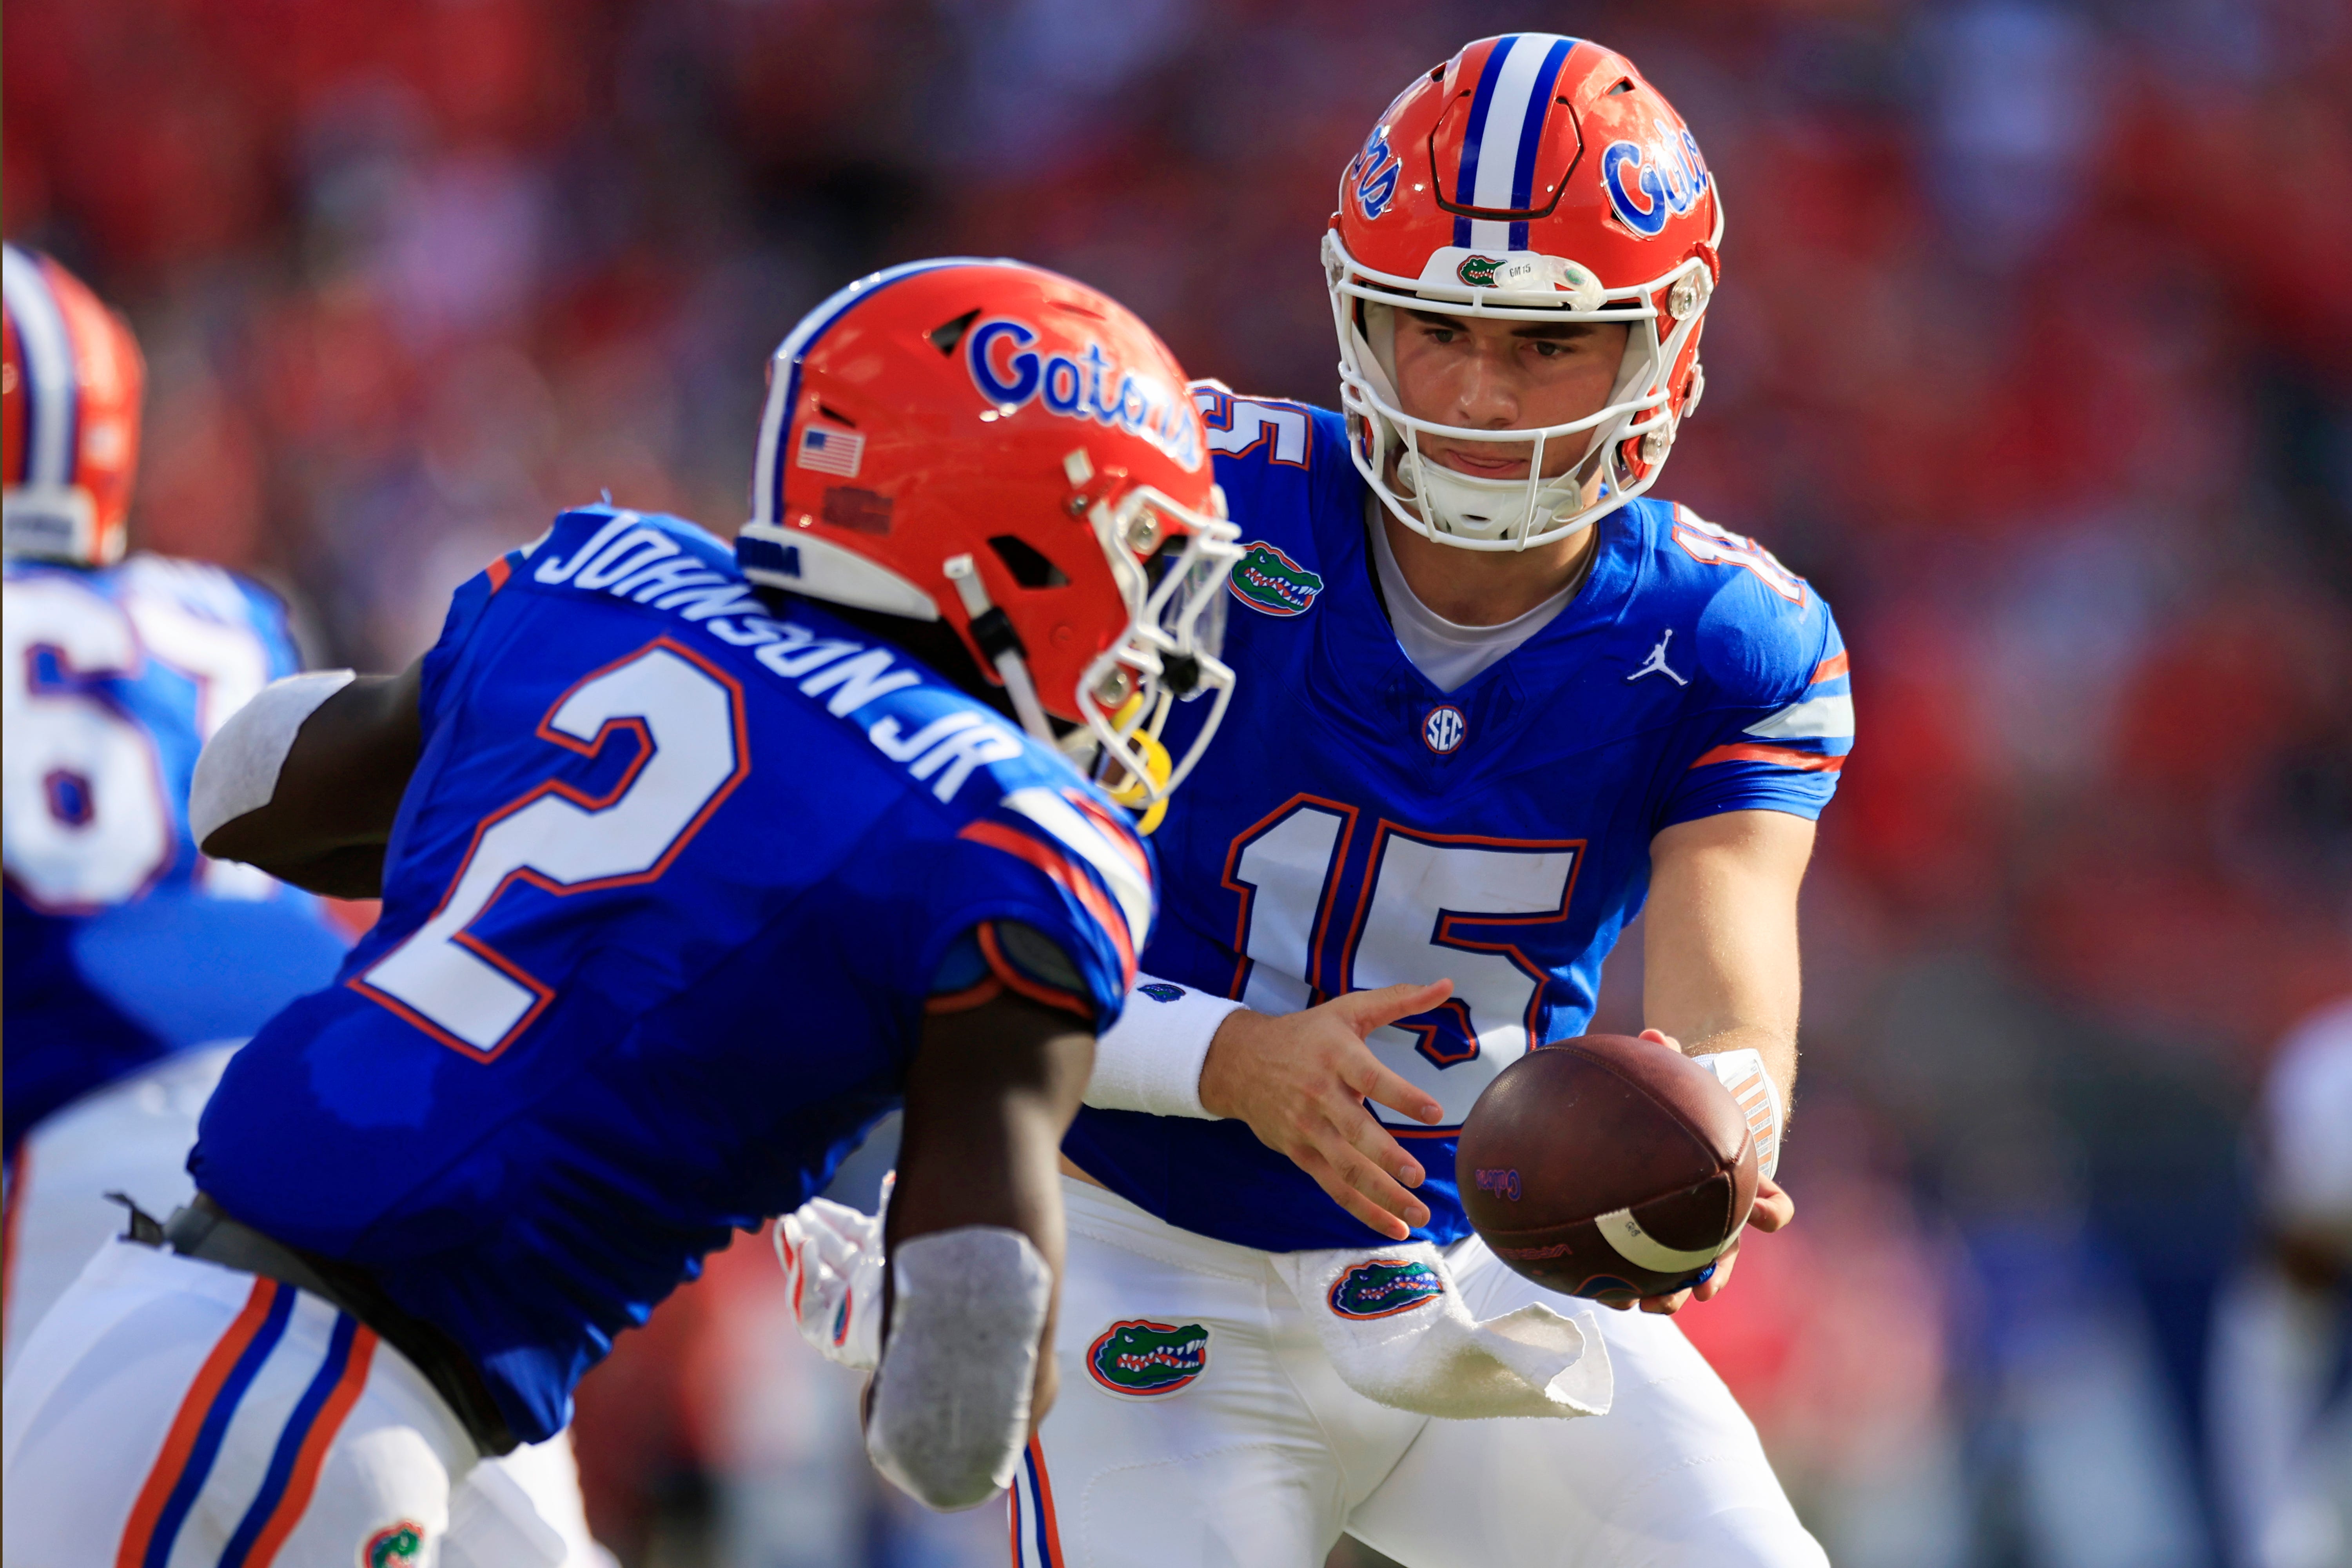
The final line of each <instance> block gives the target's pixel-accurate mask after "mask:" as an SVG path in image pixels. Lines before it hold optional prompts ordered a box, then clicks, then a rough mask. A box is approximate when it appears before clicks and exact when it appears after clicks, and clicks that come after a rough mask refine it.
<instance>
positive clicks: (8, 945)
mask: <svg viewBox="0 0 2352 1568" xmlns="http://www.w3.org/2000/svg"><path fill="white" fill-rule="evenodd" d="M5 596H6V601H7V613H6V615H5V626H6V632H5V642H6V645H7V646H6V647H5V651H0V681H5V701H6V711H7V723H6V744H5V748H0V749H5V759H6V785H7V787H6V811H7V816H6V831H5V839H6V844H7V872H8V875H7V936H6V942H5V950H6V952H7V975H6V994H7V1034H8V1066H7V1075H6V1077H7V1082H6V1086H5V1087H6V1093H5V1099H6V1102H7V1150H8V1153H9V1157H10V1158H11V1159H13V1158H14V1157H15V1155H16V1146H17V1143H18V1142H19V1141H20V1140H21V1139H22V1138H23V1137H24V1135H25V1133H26V1131H28V1130H29V1129H30V1128H31V1127H32V1126H33V1124H34V1123H36V1122H37V1121H40V1119H41V1118H43V1117H45V1116H47V1114H48V1113H49V1112H51V1111H53V1110H58V1108H59V1107H61V1106H63V1105H65V1104H66V1103H68V1101H70V1100H75V1099H78V1098H79V1097H80V1096H82V1095H84V1094H87V1093H89V1092H90V1091H92V1090H94V1089H100V1088H103V1087H104V1086H106V1085H107V1084H110V1083H112V1082H114V1081H116V1080H117V1079H121V1078H122V1077H123V1076H124V1075H126V1074H128V1073H131V1072H133V1071H135V1070H137V1069H138V1068H143V1067H145V1066H147V1065H148V1064H149V1063H151V1062H152V1061H155V1060H156V1059H158V1058H162V1057H164V1056H168V1055H170V1054H171V1053H172V1052H173V1051H177V1050H183V1049H185V1048H187V1047H193V1046H200V1045H207V1044H211V1043H214V1042H216V1041H227V1040H241V1039H243V1038H244V1037H246V1036H247V1035H250V1034H251V1033H253V1031H254V1030H255V1029H256V1028H257V1027H259V1026H260V1025H261V1024H262V1022H263V1021H264V1020H265V1019H267V1018H268V1016H270V1014H272V1013H274V1012H276V1011H277V1010H278V1008H279V1007H282V1006H284V1005H286V1004H287V1003H289V1002H290V1001H292V1000H293V999H294V998H295V997H297V996H299V995H300V994H303V993H304V992H306V991H309V990H310V989H311V988H312V987H313V986H316V985H319V984H323V983H324V982H325V981H326V979H327V978H328V977H329V976H330V975H331V974H333V973H334V972H335V965H336V964H337V963H340V962H341V959H342V956H343V949H344V946H345V945H346V943H345V939H344V938H343V937H342V936H341V934H340V933H338V932H337V931H335V929H334V928H333V927H332V926H331V925H330V924H329V923H328V922H327V920H326V918H325V916H324V914H323V912H322V911H321V910H320V906H319V902H318V900H315V899H313V898H311V897H310V895H309V894H308V893H302V892H298V891H296V890H295V889H292V888H289V887H286V886H284V885H282V884H281V883H278V882H277V881H275V880H273V879H270V878H268V877H267V876H264V875H263V874H262V873H260V872H259V871H257V870H255V869H254V868H252V867H250V866H238V865H234V864H232V863H230V862H228V861H225V860H208V859H206V858H204V857H203V856H201V855H199V854H197V853H196V847H195V844H194V840H192V839H191V838H190V837H188V820H187V819H188V780H189V777H190V775H191V774H192V773H194V769H195V765H196V752H197V751H198V750H199V748H201V747H202V746H203V745H204V742H205V737H206V736H208V735H210V734H211V733H212V732H213V731H215V730H216V729H218V728H219V727H220V725H221V723H222V722H223V721H225V720H226V719H227V718H228V716H229V715H230V714H231V713H234V712H236V710H237V709H238V708H240V707H242V706H243V705H244V704H245V702H246V701H247V700H248V699H249V698H251V697H252V696H253V694H254V693H255V692H257V691H259V690H260V689H262V687H264V686H265V685H267V684H268V682H269V681H271V680H272V679H276V678H277V677H278V676H281V675H290V674H292V673H293V672H294V670H295V669H296V668H299V659H298V658H296V656H295V652H294V644H293V640H292V639H291V638H290V637H288V635H287V631H286V612H285V610H284V608H283V607H282V606H281V605H279V604H278V601H277V599H276V598H275V597H274V596H272V595H269V594H268V593H267V592H265V591H264V590H262V589H260V588H257V587H256V586H254V585H253V584H250V583H247V582H246V581H245V580H244V579H243V578H240V577H237V576H235V575H233V574H230V573H227V572H224V571H222V570H221V569H220V568H218V567H216V566H205V565H200V564H198V563H195V562H192V561H172V560H166V559H164V558H163V557H161V556H155V555H134V556H132V557H131V558H130V559H129V560H127V561H124V562H122V563H120V564H119V565H114V566H106V567H100V568H96V569H89V568H84V567H79V566H68V565H61V564H49V563H42V562H35V561H22V560H12V561H10V562H9V563H8V565H7V584H6V590H5Z"/></svg>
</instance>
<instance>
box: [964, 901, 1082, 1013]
mask: <svg viewBox="0 0 2352 1568" xmlns="http://www.w3.org/2000/svg"><path fill="white" fill-rule="evenodd" d="M977 930H978V931H979V935H980V955H981V957H982V958H984V959H986V960H988V967H989V969H990V971H991V972H992V973H994V974H995V976H996V978H997V979H998V980H999V981H1000V982H1002V983H1003V985H1004V987H1005V989H1007V990H1009V991H1011V992H1013V994H1015V995H1018V996H1026V997H1028V998H1029V1000H1031V1001H1032V1002H1035V1003H1038V1004H1040V1005H1044V1006H1047V1007H1054V1008H1058V1009H1059V1010H1060V1011H1062V1012H1065V1013H1076V1015H1077V1016H1079V1017H1081V1018H1084V1019H1086V1020H1087V1022H1088V1023H1090V1024H1091V1023H1092V1022H1093V1021H1094V1016H1095V1010H1094V1009H1093V1008H1092V1007H1089V1006H1087V1003H1086V998H1084V997H1082V996H1079V995H1076V994H1074V993H1072V992H1068V991H1064V990H1062V989H1061V988H1060V987H1058V986H1054V985H1047V984H1044V983H1042V982H1040V981H1035V980H1032V979H1030V978H1029V977H1028V976H1027V975H1025V974H1024V973H1021V971H1020V970H1019V969H1018V968H1017V967H1015V966H1014V964H1013V961H1012V960H1011V959H1009V958H1007V957H1005V956H1004V949H1003V947H1001V946H999V945H998V943H997V941H996V927H995V925H994V924H993V923H991V924H987V925H982V926H980V927H978V928H977Z"/></svg>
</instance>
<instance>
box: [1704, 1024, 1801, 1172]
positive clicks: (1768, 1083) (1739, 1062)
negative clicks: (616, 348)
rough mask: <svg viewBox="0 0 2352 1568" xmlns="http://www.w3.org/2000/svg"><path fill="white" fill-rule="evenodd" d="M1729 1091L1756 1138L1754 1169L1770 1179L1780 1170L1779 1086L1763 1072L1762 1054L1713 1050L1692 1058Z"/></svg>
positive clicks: (1752, 1048) (1767, 1073) (1753, 1050)
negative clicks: (1746, 1118)
mask: <svg viewBox="0 0 2352 1568" xmlns="http://www.w3.org/2000/svg"><path fill="white" fill-rule="evenodd" d="M1695 1059H1696V1061H1697V1062H1698V1064H1699V1065H1700V1066H1701V1067H1703V1068H1706V1070H1707V1071H1709V1072H1711V1073H1713V1074H1715V1076H1716V1080H1717V1082H1719V1083H1721V1084H1722V1085H1723V1087H1724V1088H1726V1089H1729V1090H1730V1091H1731V1098H1732V1099H1734V1100H1738V1102H1739V1109H1740V1110H1741V1111H1742V1112H1744V1113H1745V1114H1746V1115H1747V1117H1748V1131H1749V1132H1750V1133H1751V1134H1753V1135H1754V1137H1755V1139H1756V1169H1757V1170H1758V1171H1759V1172H1760V1173H1763V1174H1765V1175H1767V1176H1769V1175H1770V1174H1771V1173H1773V1172H1775V1171H1777V1170H1779V1169H1780V1123H1781V1107H1780V1085H1778V1084H1776V1083H1774V1082H1773V1081H1772V1075H1771V1074H1770V1073H1769V1072H1766V1071H1765V1070H1764V1056H1763V1053H1762V1052H1760V1051H1759V1050H1757V1049H1755V1048H1754V1047H1749V1048H1748V1049H1747V1050H1744V1051H1714V1052H1710V1053H1708V1054H1707V1055H1706V1056H1702V1057H1699V1058H1695Z"/></svg>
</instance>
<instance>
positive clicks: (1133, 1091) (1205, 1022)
mask: <svg viewBox="0 0 2352 1568" xmlns="http://www.w3.org/2000/svg"><path fill="white" fill-rule="evenodd" d="M1170 991H1173V992H1176V993H1177V995H1176V996H1175V997H1174V998H1173V999H1171V1000H1162V999H1161V998H1162V995H1163V994H1165V993H1167V992H1170ZM1240 1010H1241V1004H1240V1003H1238V1002H1234V1001H1230V1000H1228V999H1227V998H1225V997H1223V996H1212V995H1210V994H1207V993H1206V992H1203V991H1195V990H1193V989H1192V987H1191V986H1189V985H1177V984H1172V983H1171V982H1169V981H1165V980H1158V979H1154V978H1153V977H1152V976H1150V975H1149V974H1139V975H1137V976H1136V988H1135V989H1134V990H1132V991H1130V992H1129V993H1128V994H1127V1005H1126V1007H1125V1008H1124V1009H1122V1010H1121V1012H1120V1013H1119V1016H1118V1023H1116V1024H1114V1025H1112V1026H1110V1029H1109V1030H1108V1032H1107V1033H1105V1034H1104V1035H1103V1036H1101V1037H1099V1038H1097V1040H1096V1041H1095V1072H1094V1077H1093V1078H1091V1079H1088V1080H1087V1094H1086V1102H1087V1104H1088V1105H1091V1106H1093V1107H1094V1108H1095V1109H1096V1110H1140V1111H1144V1112H1147V1113H1149V1114H1150V1115H1153V1116H1191V1117H1194V1118H1198V1119H1200V1120H1202V1121H1214V1120H1215V1118H1214V1117H1213V1116H1211V1115H1210V1114H1209V1112H1208V1111H1207V1110H1205V1109H1203V1108H1202V1104H1201V1068H1202V1064H1203V1063H1205V1062H1207V1060H1208V1059H1209V1046H1210V1043H1211V1042H1212V1041H1213V1040H1214V1039H1215V1038H1216V1037H1217V1030H1218V1028H1219V1026H1222V1025H1223V1023H1224V1021H1225V1020H1226V1018H1228V1017H1229V1016H1232V1015H1233V1014H1234V1013H1236V1012H1239V1011H1240Z"/></svg>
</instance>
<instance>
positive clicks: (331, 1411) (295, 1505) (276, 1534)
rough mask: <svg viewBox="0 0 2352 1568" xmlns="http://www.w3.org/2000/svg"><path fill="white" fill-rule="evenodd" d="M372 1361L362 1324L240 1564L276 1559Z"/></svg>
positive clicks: (254, 1565) (261, 1564)
mask: <svg viewBox="0 0 2352 1568" xmlns="http://www.w3.org/2000/svg"><path fill="white" fill-rule="evenodd" d="M374 1361H375V1331H374V1330H373V1329H370V1328H368V1327H367V1326H365V1325H364V1324H362V1325H361V1327H360V1328H359V1329H358V1330H357V1331H354V1332H353V1334H352V1353H351V1359H350V1360H348V1361H346V1362H345V1363H343V1375H342V1376H341V1377H340V1378H338V1379H336V1380H335V1388H334V1392H333V1393H331V1394H328V1395H327V1403H326V1404H324V1405H320V1407H319V1418H318V1419H317V1420H316V1421H313V1422H311V1423H310V1433H309V1434H308V1435H307V1436H304V1437H303V1439H302V1447H301V1449H300V1451H299V1452H298V1453H297V1454H296V1455H295V1456H294V1473H293V1474H292V1475H291V1476H289V1478H288V1479H287V1482H286V1495H285V1496H284V1497H281V1498H279V1499H278V1507H277V1509H276V1510H275V1511H274V1512H272V1513H271V1514H270V1516H269V1522H268V1524H265V1525H263V1526H262V1527H261V1533H260V1534H259V1535H257V1536H256V1537H254V1540H253V1552H252V1554H251V1555H250V1556H248V1557H247V1558H246V1568H269V1564H270V1563H272V1562H274V1561H276V1559H277V1556H278V1548H279V1547H281V1546H283V1545H285V1544H286V1538H287V1537H288V1536H289V1535H291V1534H293V1533H294V1527H295V1525H297V1524H299V1523H300V1522H301V1519H302V1510H304V1509H307V1508H309V1507H310V1496H311V1494H312V1493H313V1492H316V1491H317V1490H318V1489H319V1471H320V1468H322V1467H323V1466H324V1465H325V1464H326V1462H327V1449H328V1448H329V1447H331V1446H332V1445H333V1443H334V1441H335V1434H336V1433H338V1432H340V1431H341V1430H342V1429H343V1419H344V1417H346V1416H348V1415H351V1413H352V1405H357V1404H358V1403H359V1402H360V1394H362V1392H363V1391H364V1390H365V1389H366V1387H367V1379H368V1368H369V1366H370V1365H371V1364H373V1362H374Z"/></svg>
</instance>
